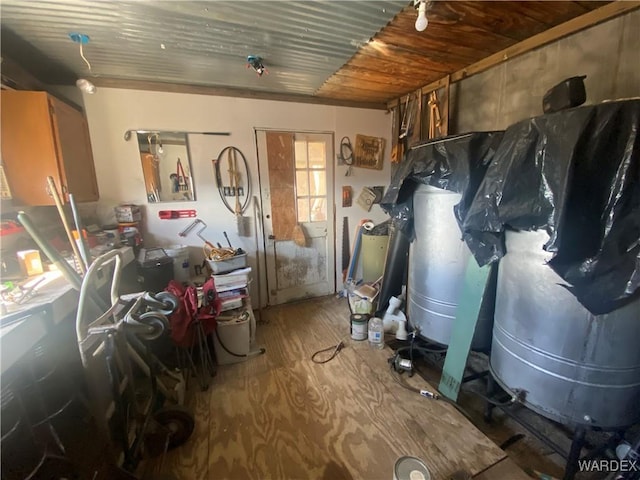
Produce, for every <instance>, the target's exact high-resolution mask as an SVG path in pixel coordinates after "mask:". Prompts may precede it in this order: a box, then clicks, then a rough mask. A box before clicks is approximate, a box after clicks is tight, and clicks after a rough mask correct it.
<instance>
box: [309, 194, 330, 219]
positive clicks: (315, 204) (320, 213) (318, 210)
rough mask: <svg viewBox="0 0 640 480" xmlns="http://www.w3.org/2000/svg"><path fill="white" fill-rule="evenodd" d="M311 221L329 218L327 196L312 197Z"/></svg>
mask: <svg viewBox="0 0 640 480" xmlns="http://www.w3.org/2000/svg"><path fill="white" fill-rule="evenodd" d="M310 200H311V221H312V222H325V221H326V220H327V200H326V198H324V197H323V198H320V197H318V198H311V199H310Z"/></svg>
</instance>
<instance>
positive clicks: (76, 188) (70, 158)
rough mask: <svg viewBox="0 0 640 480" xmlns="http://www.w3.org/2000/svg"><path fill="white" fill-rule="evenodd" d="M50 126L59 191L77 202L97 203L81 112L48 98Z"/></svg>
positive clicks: (96, 188)
mask: <svg viewBox="0 0 640 480" xmlns="http://www.w3.org/2000/svg"><path fill="white" fill-rule="evenodd" d="M49 101H50V103H51V107H52V108H51V111H52V118H53V126H54V130H55V131H56V138H57V140H58V142H59V144H58V148H59V151H60V158H61V159H62V173H61V177H63V178H64V181H63V186H62V187H61V189H62V191H63V192H64V193H65V194H67V193H73V196H74V198H75V199H76V200H77V201H78V202H87V201H91V200H98V184H97V181H96V172H95V167H94V164H93V154H92V153H91V141H90V139H89V129H88V128H87V122H86V121H85V118H84V115H83V114H82V112H79V111H78V110H76V109H74V108H72V107H70V106H69V105H67V104H65V103H63V102H61V101H60V100H57V99H56V98H53V97H50V98H49Z"/></svg>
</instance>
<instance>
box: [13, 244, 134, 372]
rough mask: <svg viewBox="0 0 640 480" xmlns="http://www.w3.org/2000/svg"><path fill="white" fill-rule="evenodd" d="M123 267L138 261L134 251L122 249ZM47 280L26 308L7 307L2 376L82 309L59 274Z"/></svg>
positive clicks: (102, 282)
mask: <svg viewBox="0 0 640 480" xmlns="http://www.w3.org/2000/svg"><path fill="white" fill-rule="evenodd" d="M119 250H120V252H122V264H123V266H124V265H127V264H128V263H130V262H132V261H133V259H134V255H133V249H132V248H131V247H121V248H120V249H119ZM42 277H43V278H44V280H43V281H42V282H40V283H39V284H38V285H37V287H36V295H35V296H34V297H33V298H31V299H30V300H29V301H28V302H26V303H24V304H23V305H17V304H12V303H9V304H6V313H3V314H2V315H0V319H1V320H2V324H3V326H2V327H0V344H1V347H2V348H1V349H0V352H1V359H2V373H4V372H5V371H6V370H7V369H8V368H10V367H11V365H13V364H14V363H15V362H16V361H17V360H18V359H19V358H20V357H21V356H22V355H24V354H25V353H26V352H28V351H29V350H30V349H31V348H32V347H33V345H35V344H36V343H37V342H38V341H39V340H40V339H42V338H43V337H44V336H45V335H46V333H47V328H48V326H55V325H56V324H58V323H60V322H61V321H62V320H63V319H65V318H68V317H69V315H71V314H72V313H73V312H75V310H76V309H77V307H78V299H79V294H80V292H78V291H77V290H75V289H74V288H73V287H72V286H71V285H70V284H69V282H67V280H66V279H65V278H64V277H63V276H62V273H61V272H59V271H52V272H45V273H43V274H42ZM110 279H111V277H110V276H109V275H103V277H102V278H101V279H99V280H98V282H97V285H96V288H100V287H102V286H103V285H105V284H107V282H108V281H110Z"/></svg>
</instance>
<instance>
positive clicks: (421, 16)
mask: <svg viewBox="0 0 640 480" xmlns="http://www.w3.org/2000/svg"><path fill="white" fill-rule="evenodd" d="M416 5H417V7H418V18H417V19H416V30H417V31H419V32H424V31H425V30H426V29H427V25H429V20H428V19H427V0H414V6H416Z"/></svg>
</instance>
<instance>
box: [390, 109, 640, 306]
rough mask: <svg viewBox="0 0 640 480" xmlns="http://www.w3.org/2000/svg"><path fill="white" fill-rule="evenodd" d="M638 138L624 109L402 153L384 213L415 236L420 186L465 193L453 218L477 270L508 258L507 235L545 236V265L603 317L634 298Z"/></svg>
mask: <svg viewBox="0 0 640 480" xmlns="http://www.w3.org/2000/svg"><path fill="white" fill-rule="evenodd" d="M639 130H640V100H628V101H619V102H608V103H602V104H599V105H595V106H587V107H580V108H575V109H571V110H566V111H562V112H557V113H553V114H548V115H543V116H540V117H536V118H532V119H528V120H525V121H522V122H519V123H517V124H515V125H513V126H511V127H509V128H508V129H507V130H506V131H505V132H504V135H501V134H500V133H498V132H496V133H474V134H470V136H465V135H461V136H457V137H452V138H450V139H444V141H438V142H430V143H428V144H425V145H421V146H419V147H414V148H412V149H411V150H410V151H409V152H408V153H407V158H406V160H405V163H404V164H403V165H402V166H401V168H400V169H399V171H398V172H397V174H396V175H395V176H394V178H393V181H392V185H391V187H390V188H389V190H388V192H387V195H385V198H384V199H383V202H382V204H383V207H384V208H385V209H386V210H387V211H388V212H389V213H390V214H391V215H392V218H393V219H394V222H395V223H396V225H397V226H398V227H399V228H402V229H403V230H404V231H405V232H407V233H408V234H409V235H411V236H412V224H411V220H412V214H413V212H412V206H411V194H412V193H413V190H414V189H415V184H416V182H417V183H426V184H429V185H433V186H436V187H440V188H444V189H446V190H453V191H456V192H458V193H462V194H463V198H462V201H461V202H460V204H459V205H458V206H457V207H456V209H455V214H456V218H457V220H458V223H459V225H461V230H462V232H463V238H464V240H465V242H466V243H467V245H468V246H469V248H470V250H471V252H472V253H473V255H474V256H475V258H476V260H477V261H478V263H479V264H480V265H485V264H488V263H492V262H495V261H497V260H498V259H499V258H501V257H502V256H503V255H504V253H505V250H504V242H503V232H504V231H505V229H507V228H512V229H517V230H536V229H545V230H546V231H547V232H548V234H549V237H550V238H549V242H548V243H547V244H546V245H545V246H544V248H545V249H546V250H548V251H550V252H553V253H554V257H553V258H552V260H551V261H550V266H551V267H552V268H553V269H554V270H555V271H556V272H557V273H558V274H559V275H560V276H561V277H562V278H563V279H564V280H566V281H567V282H568V283H569V284H570V285H571V288H570V289H571V291H572V292H573V293H574V294H575V295H576V297H577V298H578V300H579V301H580V302H581V303H582V304H583V305H584V306H585V307H586V308H587V309H589V310H590V311H591V312H592V313H594V314H602V313H607V312H610V311H612V310H614V309H616V308H619V307H620V306H622V305H624V304H625V303H627V302H629V301H630V300H632V299H634V298H637V297H638V296H639V295H640V288H639V287H640V158H639V157H640V136H639ZM498 141H499V144H498ZM465 148H466V151H465ZM478 182H479V183H478Z"/></svg>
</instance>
